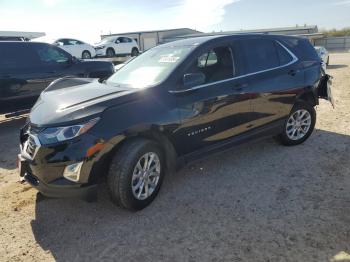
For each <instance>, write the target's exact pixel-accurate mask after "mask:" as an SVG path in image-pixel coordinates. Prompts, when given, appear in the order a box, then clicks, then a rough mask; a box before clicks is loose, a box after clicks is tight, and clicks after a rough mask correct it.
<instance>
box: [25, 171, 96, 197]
mask: <svg viewBox="0 0 350 262" xmlns="http://www.w3.org/2000/svg"><path fill="white" fill-rule="evenodd" d="M24 179H25V181H27V182H28V183H29V184H30V185H31V186H32V187H34V188H35V189H37V190H38V191H39V192H40V193H42V194H43V195H44V196H47V197H54V198H81V199H90V198H92V197H95V196H96V195H97V185H90V186H80V185H62V183H63V184H65V183H66V181H64V179H63V178H62V179H61V180H58V181H56V183H51V184H45V183H44V182H43V181H41V180H39V179H38V178H37V177H36V176H34V175H32V174H30V173H27V172H26V173H25V174H24Z"/></svg>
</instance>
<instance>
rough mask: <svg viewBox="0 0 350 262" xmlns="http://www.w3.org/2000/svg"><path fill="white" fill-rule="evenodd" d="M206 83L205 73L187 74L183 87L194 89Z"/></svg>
mask: <svg viewBox="0 0 350 262" xmlns="http://www.w3.org/2000/svg"><path fill="white" fill-rule="evenodd" d="M204 83H205V75H204V74H203V73H190V74H185V75H184V77H183V85H184V87H185V88H192V87H194V86H199V85H202V84H204Z"/></svg>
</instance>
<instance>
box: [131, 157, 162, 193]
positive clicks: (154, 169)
mask: <svg viewBox="0 0 350 262" xmlns="http://www.w3.org/2000/svg"><path fill="white" fill-rule="evenodd" d="M160 168H161V166H160V160H159V157H158V155H157V154H156V153H154V152H148V153H146V154H144V155H143V156H142V157H141V158H140V159H139V160H138V162H137V164H136V166H135V168H134V171H133V175H132V179H131V188H132V193H133V195H134V197H135V198H136V199H138V200H145V199H147V198H148V197H149V196H151V195H152V193H153V192H154V190H155V189H156V187H157V185H158V182H159V177H160Z"/></svg>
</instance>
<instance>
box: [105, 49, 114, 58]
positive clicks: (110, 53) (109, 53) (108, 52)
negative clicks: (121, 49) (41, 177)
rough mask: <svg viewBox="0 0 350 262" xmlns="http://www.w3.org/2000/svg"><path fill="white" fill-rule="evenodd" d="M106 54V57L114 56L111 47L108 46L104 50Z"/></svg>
mask: <svg viewBox="0 0 350 262" xmlns="http://www.w3.org/2000/svg"><path fill="white" fill-rule="evenodd" d="M106 55H107V57H114V56H115V52H114V49H113V48H108V49H107V51H106Z"/></svg>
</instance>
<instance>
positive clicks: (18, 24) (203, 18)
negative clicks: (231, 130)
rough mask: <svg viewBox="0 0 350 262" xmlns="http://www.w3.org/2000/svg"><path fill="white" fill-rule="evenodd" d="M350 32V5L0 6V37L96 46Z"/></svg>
mask: <svg viewBox="0 0 350 262" xmlns="http://www.w3.org/2000/svg"><path fill="white" fill-rule="evenodd" d="M304 24H307V25H317V26H318V27H319V29H331V28H338V29H340V28H343V27H350V0H288V1H285V0H129V1H125V0H98V1H96V0H95V1H92V0H90V1H89V0H22V1H20V0H0V31H7V30H9V31H35V32H45V33H46V37H44V38H42V39H40V40H41V41H46V42H52V41H53V40H55V39H57V38H61V37H70V38H77V39H80V40H83V41H87V42H89V43H92V44H93V43H96V42H98V41H99V39H100V35H101V34H109V33H122V32H131V31H141V30H160V29H170V28H180V27H189V28H192V29H196V30H199V31H202V32H212V31H221V30H222V31H230V30H231V31H232V30H245V29H262V28H273V27H288V26H295V25H299V26H303V25H304Z"/></svg>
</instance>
